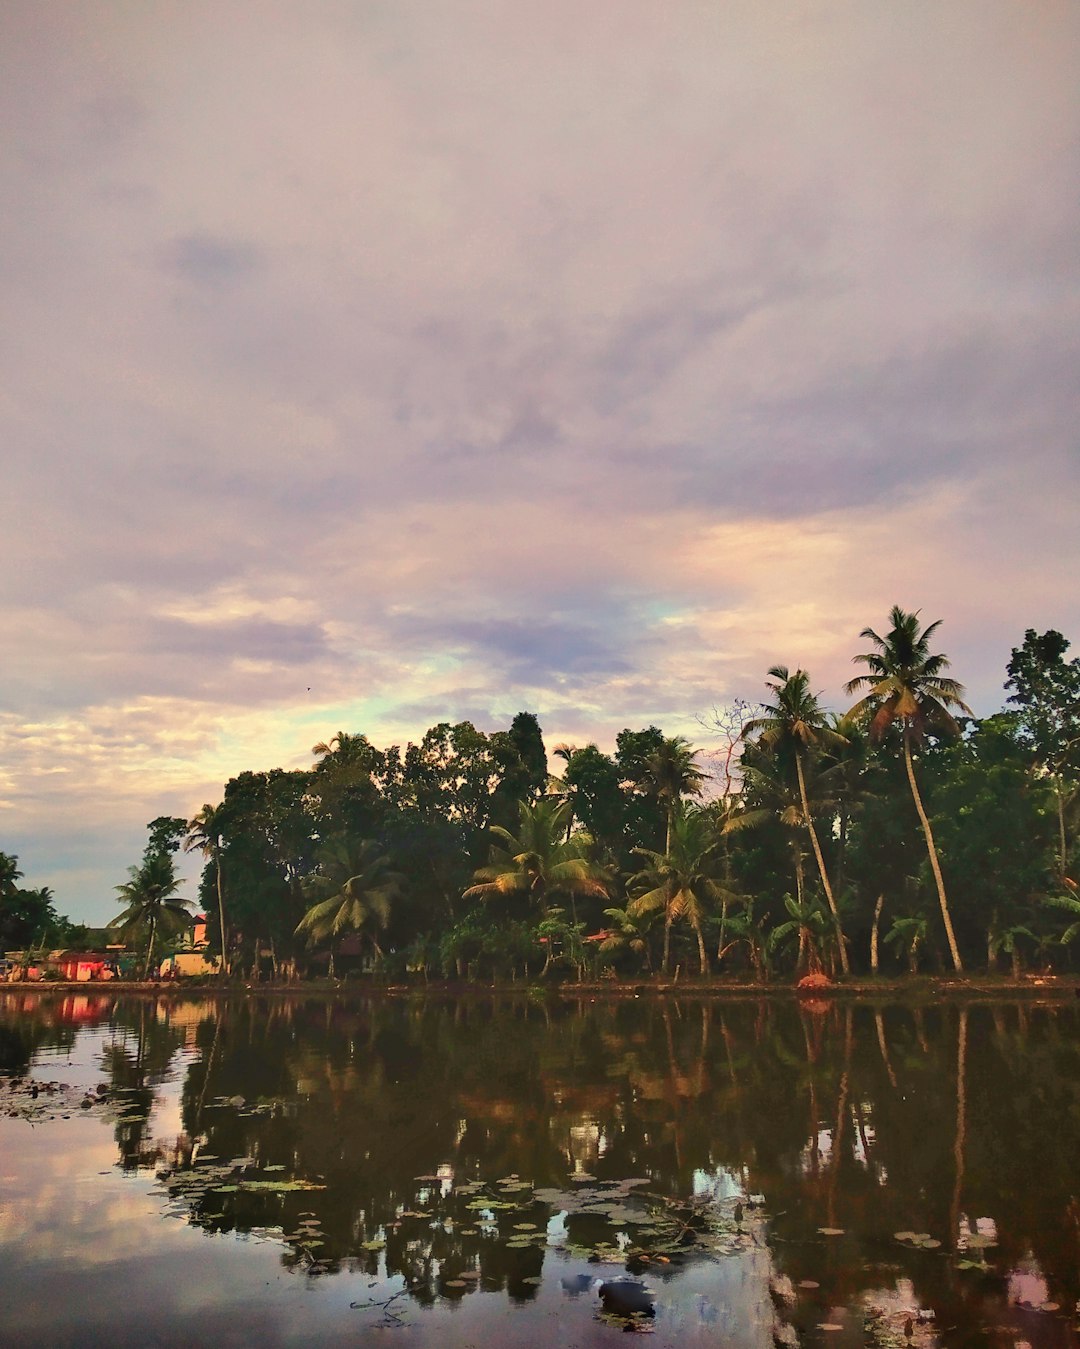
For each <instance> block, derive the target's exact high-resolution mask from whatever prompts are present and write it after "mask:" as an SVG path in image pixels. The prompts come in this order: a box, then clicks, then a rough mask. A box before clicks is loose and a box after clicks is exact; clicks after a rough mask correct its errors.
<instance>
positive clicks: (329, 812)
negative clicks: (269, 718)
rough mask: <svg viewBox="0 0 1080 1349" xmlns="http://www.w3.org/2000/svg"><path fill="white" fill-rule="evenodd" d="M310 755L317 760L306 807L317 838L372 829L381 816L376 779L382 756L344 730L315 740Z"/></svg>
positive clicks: (382, 767)
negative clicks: (326, 738) (308, 809)
mask: <svg viewBox="0 0 1080 1349" xmlns="http://www.w3.org/2000/svg"><path fill="white" fill-rule="evenodd" d="M311 752H312V754H314V755H316V756H317V757H316V761H315V763H314V764H313V765H312V768H311V774H310V777H309V779H308V784H307V790H308V804H309V808H310V810H311V813H312V814H313V816H314V819H315V825H316V829H317V831H318V833H319V835H320V837H322V838H329V837H330V835H331V834H335V833H350V834H353V835H362V834H365V833H371V832H372V831H374V830H376V829H377V828H378V826H379V824H380V823H381V820H382V815H383V799H382V796H381V794H380V791H379V788H378V786H377V783H376V778H377V776H378V775H379V774H381V773H384V772H385V770H386V766H387V760H386V756H385V755H383V754H382V753H381V752H380V751H379V750H377V749H376V748H375V746H374V745H373V744H372V743H371V741H370V740H369V739H368V738H367V736H366V735H351V734H350V733H349V732H347V731H338V733H337V734H336V735H334V736H331V738H330V739H329V740H321V741H319V743H318V744H317V745H313V746H312V749H311Z"/></svg>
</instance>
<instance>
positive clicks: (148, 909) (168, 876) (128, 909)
mask: <svg viewBox="0 0 1080 1349" xmlns="http://www.w3.org/2000/svg"><path fill="white" fill-rule="evenodd" d="M128 877H129V879H128V880H126V881H125V882H124V884H123V885H118V886H117V887H116V892H117V894H118V895H119V896H120V898H121V899H122V900H123V902H124V910H123V912H122V913H120V914H118V915H117V917H115V918H114V919H113V920H112V922H111V923H110V924H109V927H110V928H116V929H117V930H118V931H119V933H120V936H121V937H122V938H123V939H124V941H127V940H129V938H130V937H132V936H134V935H135V933H137V932H139V931H142V930H143V929H144V928H145V929H146V930H147V938H146V960H145V962H144V964H143V976H142V977H143V978H144V979H148V978H149V977H150V959H151V956H152V954H153V950H154V938H155V937H156V936H157V934H158V932H159V931H163V932H166V933H168V935H170V936H175V935H176V934H177V933H179V932H181V931H183V929H184V928H185V927H186V926H187V924H188V923H190V922H191V919H192V905H191V901H190V900H186V899H181V898H180V897H179V896H178V895H177V893H176V892H177V891H178V890H179V889H180V884H181V883H180V881H179V880H178V879H177V876H176V869H175V867H174V866H173V859H172V854H171V853H160V852H155V853H150V854H149V855H148V856H146V857H144V858H143V860H142V862H141V863H140V864H139V865H138V866H135V867H129V868H128Z"/></svg>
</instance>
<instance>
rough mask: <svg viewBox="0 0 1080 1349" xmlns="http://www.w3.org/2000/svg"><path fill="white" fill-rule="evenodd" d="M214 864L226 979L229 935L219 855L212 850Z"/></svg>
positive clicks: (224, 975)
mask: <svg viewBox="0 0 1080 1349" xmlns="http://www.w3.org/2000/svg"><path fill="white" fill-rule="evenodd" d="M214 862H215V863H216V867H217V903H218V924H219V926H220V928H221V975H222V978H227V977H228V974H229V934H228V932H227V931H226V929H225V899H224V896H223V892H222V886H221V853H220V852H219V851H218V850H217V849H216V848H215V849H214Z"/></svg>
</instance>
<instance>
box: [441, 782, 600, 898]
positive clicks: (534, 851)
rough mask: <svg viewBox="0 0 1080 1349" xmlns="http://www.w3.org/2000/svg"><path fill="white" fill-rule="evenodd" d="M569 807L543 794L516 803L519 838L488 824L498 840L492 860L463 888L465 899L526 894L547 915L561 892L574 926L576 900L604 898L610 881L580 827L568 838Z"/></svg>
mask: <svg viewBox="0 0 1080 1349" xmlns="http://www.w3.org/2000/svg"><path fill="white" fill-rule="evenodd" d="M570 810H571V806H570V802H569V801H560V800H558V799H557V798H555V797H541V798H540V800H539V801H537V802H535V803H534V804H529V802H527V801H521V802H519V804H518V814H519V817H520V821H521V822H520V824H519V826H518V833H517V836H516V837H515V836H514V835H513V834H511V833H510V831H509V830H508V829H504V828H503V827H502V826H501V825H492V826H491V829H490V831H489V832H490V833H491V834H492V835H493V836H494V837H495V838H496V839H497V840H498V843H497V844H495V845H494V846H493V847H492V849H491V860H490V862H489V863H488V865H487V866H485V867H480V868H479V870H478V871H477V872H476V873H475V880H476V884H475V885H471V886H470V887H469V888H468V889H467V890H466V891H465V893H464V896H463V898H465V899H493V898H495V897H497V896H500V895H506V896H513V895H526V896H528V898H529V899H530V900H532V901H533V903H535V904H536V905H537V906H538V907H539V909H540V911H541V913H543V914H546V913H547V911H548V907H549V905H550V902H551V900H552V899H554V898H555V897H556V896H558V895H565V896H567V898H569V900H570V905H571V910H572V913H573V922H574V923H575V924H576V923H577V906H576V903H575V901H576V900H577V899H579V898H584V897H593V898H597V899H607V898H608V893H609V884H608V881H607V879H606V878H605V876H604V872H603V870H602V868H601V867H599V866H598V865H597V864H596V863H595V862H593V861H592V860H591V858H590V856H589V854H590V852H591V850H592V838H591V836H590V835H589V834H586V833H584V832H583V831H582V832H578V833H576V834H571V835H570V837H569V838H567V837H566V825H567V821H568V819H569V818H570ZM500 844H501V845H502V846H499V845H500Z"/></svg>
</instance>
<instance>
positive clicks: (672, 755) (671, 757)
mask: <svg viewBox="0 0 1080 1349" xmlns="http://www.w3.org/2000/svg"><path fill="white" fill-rule="evenodd" d="M696 758H697V750H695V749H693V748H692V747H691V745H690V741H689V740H687V739H686V737H685V736H681V735H673V736H668V737H665V739H664V740H663V742H662V743H661V744H660V745H659V746H658V748H657V749H655V750H654V751H653V752H652V753H651V754H650V755H648V757H647V758H646V760H645V775H644V785H645V788H646V790H647V791H648V793H649V795H650V796H654V797H656V799H657V801H659V802H660V803H661V804H662V805H663V806H664V808H665V811H666V814H667V842H666V845H665V847H664V851H665V852H667V853H670V852H671V845H672V833H673V829H674V821H675V814H676V811H677V810H678V808H679V803H680V801H681V800H682V798H683V797H684V796H698V795H700V793H701V788H702V784H703V783H704V782H705V778H706V774H705V773H703V772H702V771H701V769H700V768H698V766H697V764H696V763H695V762H694V760H695V759H696Z"/></svg>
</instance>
